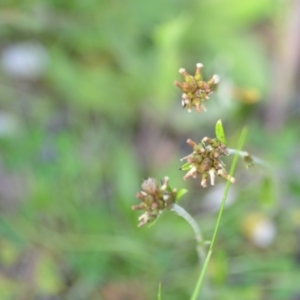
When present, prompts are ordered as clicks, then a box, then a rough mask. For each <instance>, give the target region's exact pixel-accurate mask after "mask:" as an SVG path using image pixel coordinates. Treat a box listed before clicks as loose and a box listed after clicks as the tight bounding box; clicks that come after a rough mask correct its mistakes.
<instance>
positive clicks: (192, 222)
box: [171, 204, 205, 266]
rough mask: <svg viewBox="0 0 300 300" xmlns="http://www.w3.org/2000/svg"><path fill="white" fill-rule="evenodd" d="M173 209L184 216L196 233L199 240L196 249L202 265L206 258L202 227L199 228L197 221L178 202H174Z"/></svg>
mask: <svg viewBox="0 0 300 300" xmlns="http://www.w3.org/2000/svg"><path fill="white" fill-rule="evenodd" d="M171 211H173V212H175V213H176V214H177V215H179V216H180V217H182V218H184V219H185V220H186V221H187V222H188V223H189V224H190V226H191V227H192V229H193V231H194V234H195V239H196V241H197V246H196V250H197V253H198V257H199V262H200V266H202V264H203V262H204V258H205V253H204V249H203V247H202V245H203V239H202V235H201V232H200V228H199V226H198V224H197V222H196V221H195V219H194V218H193V217H192V216H191V215H190V214H189V213H188V212H187V211H186V210H185V209H184V208H182V207H181V206H179V205H178V204H174V206H173V207H172V209H171Z"/></svg>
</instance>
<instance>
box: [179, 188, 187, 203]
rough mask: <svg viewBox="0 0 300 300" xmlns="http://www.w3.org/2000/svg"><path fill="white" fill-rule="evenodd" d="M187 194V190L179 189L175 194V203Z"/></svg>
mask: <svg viewBox="0 0 300 300" xmlns="http://www.w3.org/2000/svg"><path fill="white" fill-rule="evenodd" d="M187 192H188V190H187V189H180V190H179V191H178V192H177V194H176V201H178V200H179V199H180V198H181V197H182V196H183V195H184V194H186V193H187Z"/></svg>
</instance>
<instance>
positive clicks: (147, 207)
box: [132, 177, 177, 227]
mask: <svg viewBox="0 0 300 300" xmlns="http://www.w3.org/2000/svg"><path fill="white" fill-rule="evenodd" d="M176 194H177V191H176V190H175V189H173V190H172V189H171V188H170V186H169V178H168V177H165V178H164V180H163V181H162V182H161V184H159V183H158V181H157V180H156V179H154V178H148V179H147V180H145V181H144V182H143V183H142V191H140V192H138V193H137V194H136V197H137V198H138V199H140V200H141V201H142V203H140V204H138V205H133V206H132V209H133V210H144V211H145V212H144V213H143V214H142V215H141V216H140V217H139V221H140V223H139V224H138V227H141V226H143V225H145V224H147V223H150V222H152V221H154V220H155V219H156V218H157V217H158V216H159V215H160V214H161V213H162V212H163V210H164V209H171V208H172V207H173V205H174V203H175V199H176Z"/></svg>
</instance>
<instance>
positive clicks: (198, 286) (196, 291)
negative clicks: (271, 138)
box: [191, 128, 247, 300]
mask: <svg viewBox="0 0 300 300" xmlns="http://www.w3.org/2000/svg"><path fill="white" fill-rule="evenodd" d="M246 136H247V129H246V128H244V129H243V130H242V133H241V135H240V138H239V142H238V150H237V151H240V150H241V148H242V147H243V144H244V142H245V139H246ZM238 157H239V153H235V156H234V158H233V162H232V165H231V168H230V172H229V174H230V176H233V173H234V171H235V167H236V164H237V161H238ZM230 185H231V182H230V180H228V181H227V184H226V187H225V191H224V194H223V198H222V202H221V205H220V209H219V213H218V218H217V222H216V226H215V229H214V233H213V236H212V239H211V243H210V247H209V250H208V254H207V256H206V258H205V261H204V264H203V268H202V270H201V273H200V275H199V278H198V281H197V284H196V286H195V289H194V292H193V295H192V298H191V300H196V299H197V296H198V294H199V291H200V289H201V286H202V284H203V280H204V276H205V273H206V269H207V266H208V263H209V260H210V257H211V255H212V252H213V248H214V244H215V241H216V237H217V234H218V230H219V226H220V222H221V218H222V214H223V210H224V207H225V203H226V198H227V195H228V191H229V188H230Z"/></svg>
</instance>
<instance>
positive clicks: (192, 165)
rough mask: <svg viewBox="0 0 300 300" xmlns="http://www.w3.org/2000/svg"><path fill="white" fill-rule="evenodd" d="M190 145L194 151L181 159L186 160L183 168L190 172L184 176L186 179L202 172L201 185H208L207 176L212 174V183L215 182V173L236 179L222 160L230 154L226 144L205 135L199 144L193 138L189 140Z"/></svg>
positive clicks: (232, 180)
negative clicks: (228, 171)
mask: <svg viewBox="0 0 300 300" xmlns="http://www.w3.org/2000/svg"><path fill="white" fill-rule="evenodd" d="M187 143H188V144H189V146H191V147H192V148H193V150H194V151H193V152H192V153H191V154H189V155H188V156H186V157H184V158H182V159H181V160H186V162H187V163H186V164H185V165H183V166H182V168H181V169H182V170H187V171H188V172H187V173H186V174H185V175H184V176H183V179H184V180H186V179H188V178H189V177H193V178H196V177H197V175H198V174H202V180H201V185H202V186H203V187H206V181H207V177H208V176H210V182H211V185H214V183H215V175H216V174H217V175H218V176H221V177H223V178H225V179H227V180H230V181H231V182H232V183H233V182H234V181H235V179H234V178H233V177H231V176H230V175H229V174H228V173H227V171H226V169H225V165H224V163H223V162H222V161H221V160H220V157H221V156H226V155H228V150H227V147H226V145H225V144H223V143H222V142H220V141H219V140H218V139H216V138H214V139H210V138H208V137H205V138H203V139H202V141H201V142H200V143H199V144H197V143H195V142H194V141H192V140H191V139H188V140H187Z"/></svg>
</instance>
